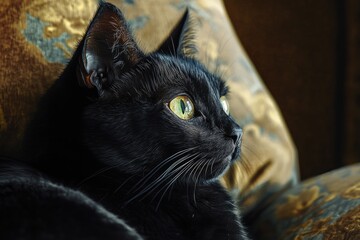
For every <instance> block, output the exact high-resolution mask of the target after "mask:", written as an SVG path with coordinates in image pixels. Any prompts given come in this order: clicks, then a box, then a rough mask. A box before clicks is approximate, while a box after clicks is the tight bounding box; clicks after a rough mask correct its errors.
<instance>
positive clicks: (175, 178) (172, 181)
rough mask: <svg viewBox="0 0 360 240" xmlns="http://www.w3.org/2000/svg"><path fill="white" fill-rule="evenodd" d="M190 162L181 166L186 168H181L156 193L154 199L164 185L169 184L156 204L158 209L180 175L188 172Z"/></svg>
mask: <svg viewBox="0 0 360 240" xmlns="http://www.w3.org/2000/svg"><path fill="white" fill-rule="evenodd" d="M189 163H191V162H187V163H185V164H186V165H185V166H182V167H181V168H183V167H185V168H184V169H182V170H181V171H180V172H179V173H178V174H177V175H176V176H175V177H174V178H173V179H172V180H171V181H169V182H168V183H167V184H166V185H165V186H163V187H162V188H161V189H159V191H158V193H157V194H156V195H154V198H153V199H155V197H156V196H157V195H158V194H159V193H160V191H161V190H162V189H163V188H164V187H166V186H167V187H166V189H165V190H164V192H163V194H162V195H161V197H160V199H159V201H158V204H157V206H156V211H157V210H158V208H159V206H160V203H161V201H162V199H163V197H164V196H165V194H166V192H167V191H168V190H169V188H170V187H171V186H173V184H174V183H175V182H176V181H177V180H178V179H179V177H180V176H181V175H182V174H183V173H184V172H186V170H187V168H189Z"/></svg>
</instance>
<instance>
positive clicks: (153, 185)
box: [127, 153, 198, 203]
mask: <svg viewBox="0 0 360 240" xmlns="http://www.w3.org/2000/svg"><path fill="white" fill-rule="evenodd" d="M197 154H198V153H195V154H192V155H187V156H184V157H182V158H180V159H179V160H177V161H176V162H174V163H173V164H172V165H171V166H170V167H169V168H168V169H167V170H166V171H165V172H163V173H162V174H161V175H160V176H159V177H158V178H157V179H155V180H154V182H152V183H151V184H149V185H148V186H147V187H146V188H144V189H141V188H137V190H136V191H135V192H137V191H139V190H140V189H141V191H140V192H139V193H137V194H136V195H135V196H133V197H132V198H131V199H130V200H128V201H127V202H128V203H129V202H131V201H133V200H134V199H136V198H138V197H139V196H141V195H144V194H145V196H143V197H146V196H147V195H149V193H150V192H151V191H153V190H154V189H156V187H157V186H158V185H161V184H162V182H163V181H165V180H166V179H168V178H169V177H171V176H172V174H174V172H175V171H178V170H180V169H179V168H176V167H177V166H178V165H179V164H181V163H183V162H185V161H187V160H189V159H190V158H192V157H195V156H196V155H197ZM172 169H175V170H174V171H173V172H172V173H171V170H172ZM169 172H170V173H171V174H169ZM175 173H176V172H175ZM148 180H149V179H147V181H148ZM147 181H146V182H147ZM146 182H145V183H146ZM145 183H143V184H142V186H143V185H144V184H145Z"/></svg>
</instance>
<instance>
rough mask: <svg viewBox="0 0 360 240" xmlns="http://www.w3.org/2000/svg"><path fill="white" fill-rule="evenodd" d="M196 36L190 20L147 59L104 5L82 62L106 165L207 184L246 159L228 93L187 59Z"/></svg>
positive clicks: (87, 115) (96, 144)
mask: <svg viewBox="0 0 360 240" xmlns="http://www.w3.org/2000/svg"><path fill="white" fill-rule="evenodd" d="M188 34H189V27H188V14H187V13H186V14H185V15H184V17H183V18H182V20H181V21H180V22H179V24H178V25H177V27H176V28H175V30H174V31H173V32H172V34H171V35H170V37H169V39H167V40H166V41H164V43H163V44H162V45H161V47H160V48H159V50H158V51H156V52H154V53H151V54H145V53H143V52H142V51H141V50H140V49H139V47H138V46H137V44H136V42H135V40H134V38H133V37H132V36H131V34H130V32H129V30H128V28H127V25H126V21H125V19H124V17H123V16H122V14H121V12H120V11H119V10H118V9H117V8H116V7H114V6H112V5H110V4H105V3H102V4H101V5H100V8H99V10H98V12H97V13H96V15H95V18H94V20H93V22H92V23H91V25H90V26H89V28H88V31H87V33H86V35H85V37H84V40H83V46H82V49H81V54H80V56H75V57H78V66H77V78H78V80H79V82H80V84H81V85H82V87H83V88H84V89H88V90H87V91H88V92H89V96H91V98H92V101H90V103H89V104H88V105H87V106H86V108H85V110H84V114H83V120H84V128H83V134H84V135H83V136H84V142H85V144H86V146H87V147H88V149H90V151H92V154H93V155H94V156H96V158H97V159H98V160H99V161H102V162H103V163H105V164H106V165H109V166H116V169H118V170H119V171H121V172H125V173H128V174H135V175H141V176H150V175H151V174H153V175H152V176H153V177H157V178H159V177H160V176H164V177H166V178H167V179H168V180H172V179H179V180H180V179H181V180H188V181H206V180H211V179H214V178H216V177H218V176H220V175H221V174H222V173H223V172H224V171H225V170H226V169H227V168H228V167H229V165H230V164H231V162H232V161H234V160H235V159H237V158H238V156H239V152H240V143H241V136H242V130H241V128H240V127H239V126H238V125H237V124H236V123H235V122H234V120H233V119H232V118H231V116H229V106H228V103H227V101H226V94H227V91H228V90H227V87H226V86H225V84H224V82H223V81H222V80H221V79H219V78H218V77H217V76H215V75H213V74H211V73H209V72H208V71H207V70H206V69H205V68H204V67H203V66H202V65H201V64H200V63H198V62H197V61H195V60H193V59H192V58H188V57H186V52H188V51H189V50H191V49H190V48H189V45H188V43H189V39H187V38H188ZM94 96H95V97H94Z"/></svg>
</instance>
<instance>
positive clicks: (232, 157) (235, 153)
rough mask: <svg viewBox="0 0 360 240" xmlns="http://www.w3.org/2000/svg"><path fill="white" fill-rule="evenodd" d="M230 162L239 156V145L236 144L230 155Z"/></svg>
mask: <svg viewBox="0 0 360 240" xmlns="http://www.w3.org/2000/svg"><path fill="white" fill-rule="evenodd" d="M230 157H231V162H234V161H235V160H237V159H238V158H239V157H240V145H238V146H236V147H235V149H234V151H233V153H232V154H231V155H230Z"/></svg>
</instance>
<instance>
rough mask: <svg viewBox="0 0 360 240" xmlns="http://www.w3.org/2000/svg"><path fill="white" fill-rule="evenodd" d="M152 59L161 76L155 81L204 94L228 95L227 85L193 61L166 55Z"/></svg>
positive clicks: (156, 70) (155, 69)
mask: <svg viewBox="0 0 360 240" xmlns="http://www.w3.org/2000/svg"><path fill="white" fill-rule="evenodd" d="M152 59H153V61H154V65H153V69H154V71H155V72H156V73H157V74H158V76H159V77H157V79H156V80H155V81H159V82H162V81H164V84H170V85H175V86H176V85H179V86H184V87H188V88H190V89H193V90H196V91H200V92H204V93H205V91H211V92H215V93H218V94H220V95H224V94H226V91H227V89H226V86H225V83H224V82H223V81H222V80H221V79H220V78H219V77H217V76H215V75H213V74H211V73H210V72H209V71H207V70H206V69H205V67H204V66H202V65H201V64H200V63H199V62H197V61H195V60H193V59H187V58H176V57H172V56H166V55H165V56H163V55H158V56H156V57H153V58H152Z"/></svg>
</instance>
